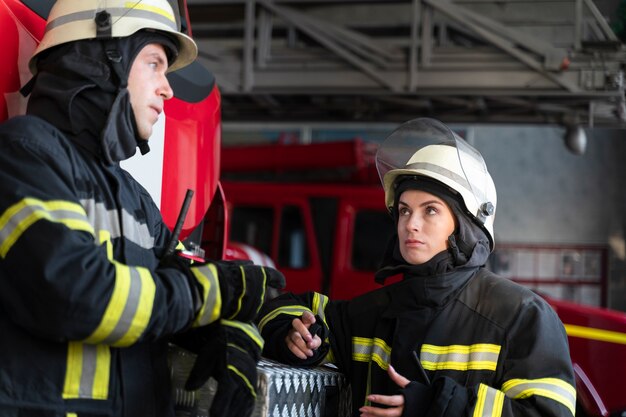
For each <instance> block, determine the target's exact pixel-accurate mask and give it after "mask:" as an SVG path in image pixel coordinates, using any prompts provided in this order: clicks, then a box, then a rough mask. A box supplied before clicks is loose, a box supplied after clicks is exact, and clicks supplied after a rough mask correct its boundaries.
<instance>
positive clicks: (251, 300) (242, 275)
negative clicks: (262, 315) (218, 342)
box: [213, 261, 285, 322]
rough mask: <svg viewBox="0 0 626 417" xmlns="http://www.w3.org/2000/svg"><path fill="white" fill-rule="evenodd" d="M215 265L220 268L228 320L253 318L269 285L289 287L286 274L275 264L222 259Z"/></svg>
mask: <svg viewBox="0 0 626 417" xmlns="http://www.w3.org/2000/svg"><path fill="white" fill-rule="evenodd" d="M213 265H215V267H216V268H217V271H218V279H219V283H220V291H221V295H222V311H221V317H222V318H225V319H227V320H237V321H243V322H251V321H253V320H254V319H255V318H256V316H257V314H258V312H259V310H260V309H261V305H262V304H263V302H264V301H265V293H266V291H267V289H268V287H271V288H276V289H282V288H284V287H285V276H284V275H283V274H282V273H281V272H280V271H278V270H276V269H274V268H270V267H267V266H259V265H254V264H253V263H252V262H250V261H218V262H214V263H213Z"/></svg>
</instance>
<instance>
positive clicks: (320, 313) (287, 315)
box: [257, 292, 332, 366]
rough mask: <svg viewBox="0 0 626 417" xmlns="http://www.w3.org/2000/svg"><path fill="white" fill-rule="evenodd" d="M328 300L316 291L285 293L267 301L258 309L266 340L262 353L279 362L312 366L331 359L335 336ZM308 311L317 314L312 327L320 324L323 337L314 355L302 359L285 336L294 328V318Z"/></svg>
mask: <svg viewBox="0 0 626 417" xmlns="http://www.w3.org/2000/svg"><path fill="white" fill-rule="evenodd" d="M329 303H330V302H329V300H328V297H326V296H324V295H322V294H319V293H316V292H309V293H305V294H301V295H296V294H293V293H286V294H282V295H280V296H278V297H276V298H274V299H272V300H270V301H268V302H266V303H265V304H264V305H263V307H262V308H261V311H260V312H259V315H258V322H257V324H258V327H259V331H260V332H261V335H262V336H263V339H264V340H265V347H264V349H263V355H264V356H266V357H268V358H270V359H274V360H277V361H279V362H283V363H286V364H290V365H299V366H313V365H318V364H320V363H321V362H322V361H325V360H326V361H328V359H329V358H328V354H329V349H330V338H331V337H332V335H331V334H330V331H329V323H328V320H329V317H328V316H327V310H328V307H329ZM306 311H308V312H311V313H313V314H314V315H315V317H316V323H315V324H314V325H313V326H312V329H310V330H314V329H313V327H314V326H315V327H317V326H320V327H319V333H318V335H319V336H321V338H322V345H321V346H320V347H319V348H318V349H317V350H316V351H315V354H314V355H313V356H312V357H311V358H308V359H300V358H298V357H297V356H295V355H294V354H293V353H291V351H290V350H289V348H288V347H287V343H286V341H285V338H286V337H287V334H288V333H289V331H290V330H291V328H292V321H293V320H294V319H295V318H299V317H301V316H302V314H303V313H304V312H306Z"/></svg>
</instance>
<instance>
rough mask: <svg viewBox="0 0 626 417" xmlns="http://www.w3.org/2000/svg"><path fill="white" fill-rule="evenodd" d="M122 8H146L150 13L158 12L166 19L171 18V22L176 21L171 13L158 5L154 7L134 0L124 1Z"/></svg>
mask: <svg viewBox="0 0 626 417" xmlns="http://www.w3.org/2000/svg"><path fill="white" fill-rule="evenodd" d="M124 8H126V9H131V10H146V11H149V12H152V13H156V14H159V15H161V16H163V17H166V18H167V19H169V20H171V21H172V22H176V19H174V16H172V14H171V13H168V11H167V10H165V9H162V8H160V7H156V6H152V5H149V4H142V3H140V2H138V1H134V2H126V3H124Z"/></svg>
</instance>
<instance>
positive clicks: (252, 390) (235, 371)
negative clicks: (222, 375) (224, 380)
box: [228, 365, 256, 398]
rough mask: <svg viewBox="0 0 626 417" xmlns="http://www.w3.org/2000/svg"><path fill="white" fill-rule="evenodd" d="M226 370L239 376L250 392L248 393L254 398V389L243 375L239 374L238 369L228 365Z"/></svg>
mask: <svg viewBox="0 0 626 417" xmlns="http://www.w3.org/2000/svg"><path fill="white" fill-rule="evenodd" d="M228 369H230V370H231V371H233V372H234V373H235V374H237V375H238V376H239V378H241V379H242V380H243V382H244V383H245V384H246V385H247V386H248V389H249V390H250V393H251V394H252V396H253V397H254V398H256V389H255V388H254V387H253V386H252V384H251V383H250V380H249V379H248V378H247V377H246V376H245V375H244V374H243V373H241V372H240V371H239V369H237V368H235V367H234V366H233V365H228ZM255 382H256V381H255Z"/></svg>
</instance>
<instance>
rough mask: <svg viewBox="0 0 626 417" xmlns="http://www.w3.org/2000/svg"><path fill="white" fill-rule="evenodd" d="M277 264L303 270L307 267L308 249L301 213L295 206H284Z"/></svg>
mask: <svg viewBox="0 0 626 417" xmlns="http://www.w3.org/2000/svg"><path fill="white" fill-rule="evenodd" d="M280 225H281V227H280V246H279V248H278V263H279V264H280V265H281V266H284V267H287V268H294V269H303V268H306V267H308V266H309V248H308V245H307V242H306V234H305V233H304V221H303V220H302V212H301V210H300V208H299V207H297V206H285V207H284V208H283V212H282V215H281V223H280Z"/></svg>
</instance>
